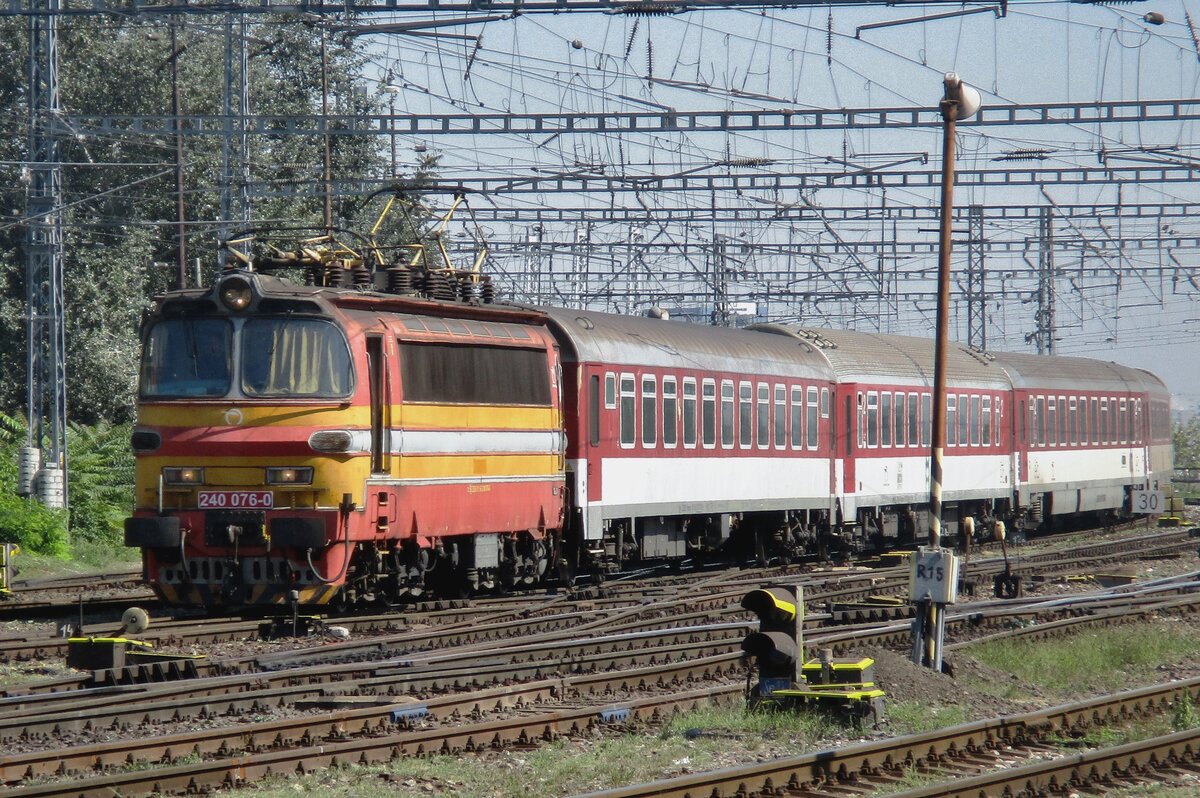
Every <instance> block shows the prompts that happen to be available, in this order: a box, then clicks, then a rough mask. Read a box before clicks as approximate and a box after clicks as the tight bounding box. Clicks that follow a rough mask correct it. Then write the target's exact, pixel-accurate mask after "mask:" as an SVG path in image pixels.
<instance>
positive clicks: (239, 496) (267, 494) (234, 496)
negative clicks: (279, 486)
mask: <svg viewBox="0 0 1200 798" xmlns="http://www.w3.org/2000/svg"><path fill="white" fill-rule="evenodd" d="M274 496H275V494H273V493H271V491H269V490H202V491H200V492H199V493H198V494H196V504H197V506H198V507H199V508H200V509H201V510H241V509H247V508H249V509H256V510H265V509H270V508H271V507H272V506H273V505H274Z"/></svg>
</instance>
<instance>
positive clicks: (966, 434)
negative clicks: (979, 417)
mask: <svg viewBox="0 0 1200 798" xmlns="http://www.w3.org/2000/svg"><path fill="white" fill-rule="evenodd" d="M968 443H971V397H970V396H967V395H966V394H959V445H960V446H965V445H967V444H968Z"/></svg>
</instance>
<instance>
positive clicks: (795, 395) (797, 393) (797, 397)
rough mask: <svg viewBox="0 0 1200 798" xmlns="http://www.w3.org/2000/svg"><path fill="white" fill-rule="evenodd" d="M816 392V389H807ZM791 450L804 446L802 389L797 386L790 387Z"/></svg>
mask: <svg viewBox="0 0 1200 798" xmlns="http://www.w3.org/2000/svg"><path fill="white" fill-rule="evenodd" d="M809 390H810V391H816V390H817V389H816V388H809ZM791 410H792V413H791V416H792V448H793V449H800V448H802V447H803V446H804V389H803V388H801V387H800V386H799V385H793V386H792V408H791Z"/></svg>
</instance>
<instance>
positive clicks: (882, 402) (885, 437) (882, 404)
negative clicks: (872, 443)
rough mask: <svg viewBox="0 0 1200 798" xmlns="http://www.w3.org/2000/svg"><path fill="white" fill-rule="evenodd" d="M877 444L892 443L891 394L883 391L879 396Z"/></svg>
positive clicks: (887, 444) (889, 444)
mask: <svg viewBox="0 0 1200 798" xmlns="http://www.w3.org/2000/svg"><path fill="white" fill-rule="evenodd" d="M879 445H880V446H891V445H892V395H891V394H890V393H884V394H882V395H880V397H879Z"/></svg>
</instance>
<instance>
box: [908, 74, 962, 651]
mask: <svg viewBox="0 0 1200 798" xmlns="http://www.w3.org/2000/svg"><path fill="white" fill-rule="evenodd" d="M945 84H946V93H945V95H944V96H943V97H942V102H941V111H942V119H943V120H944V121H945V123H946V124H945V128H944V130H943V138H942V219H941V222H942V223H941V229H940V238H939V242H938V305H937V341H936V344H935V349H934V358H933V419H932V427H933V429H932V433H933V434H932V435H931V449H930V453H929V547H928V548H922V549H920V550H918V551H917V552H916V553H915V555H914V556H913V561H912V572H911V575H910V577H909V599H910V601H912V602H913V603H915V604H917V608H916V610H917V611H916V615H915V617H914V619H913V627H912V629H913V645H912V659H913V662H915V663H916V664H918V665H921V664H924V665H927V666H929V667H930V668H933V669H934V670H938V671H940V670H941V669H942V640H943V639H944V637H945V634H946V605H947V604H953V603H954V600H955V596H956V592H957V588H958V559H957V558H956V557H955V556H954V554H953V553H952V552H948V551H946V550H944V549H942V547H941V546H942V453H943V450H944V449H945V448H946V350H947V348H948V346H949V342H948V338H949V330H948V329H947V328H948V327H949V321H950V223H951V220H952V217H953V215H954V213H953V211H954V134H955V130H954V128H955V123H956V122H957V121H958V120H959V119H967V118H969V117H971V116H974V115H975V112H976V111H978V110H979V92H978V91H976V90H975V89H973V88H971V87H970V86H967V85H966V84H964V83H963V82H962V80H961V79H960V78H959V77H958V75H955V74H954V73H949V74H947V75H946V78H945ZM964 534H965V532H964Z"/></svg>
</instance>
